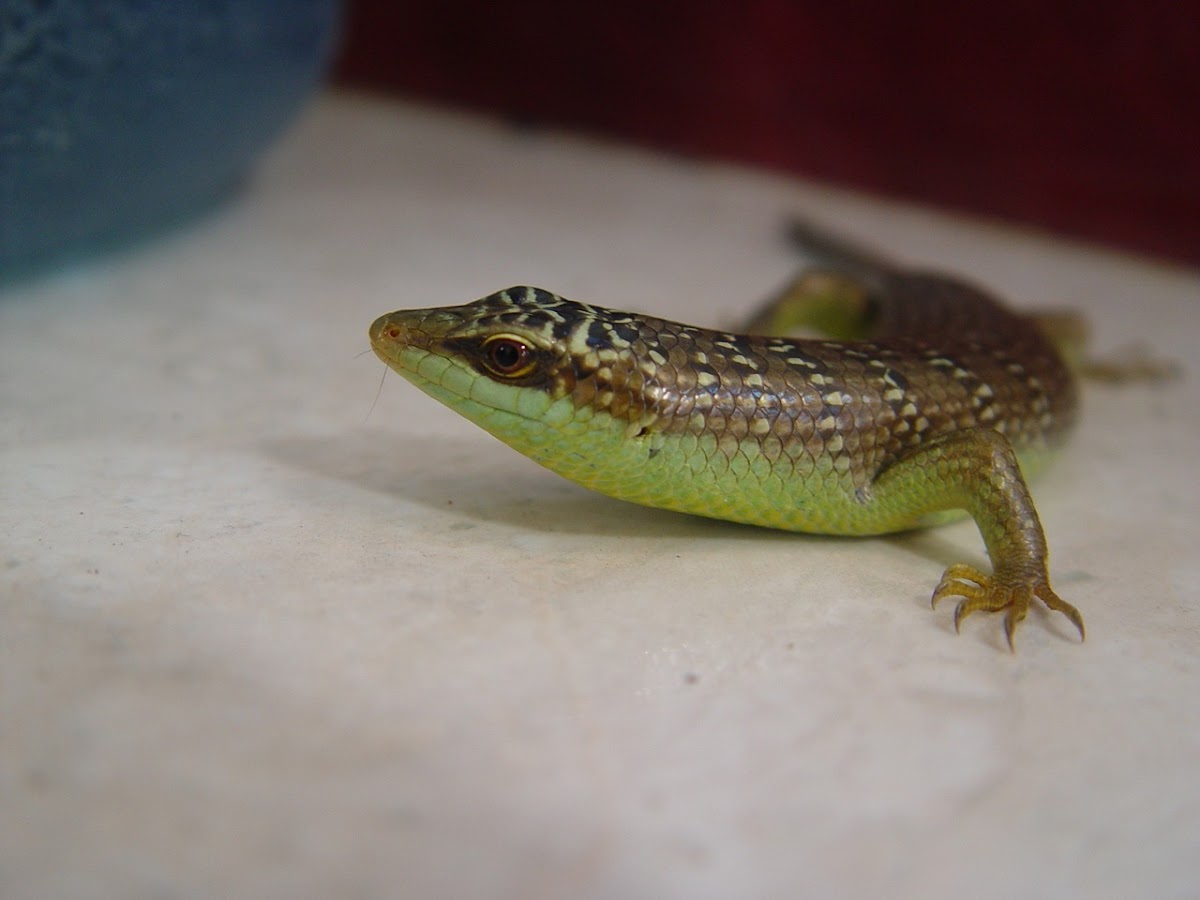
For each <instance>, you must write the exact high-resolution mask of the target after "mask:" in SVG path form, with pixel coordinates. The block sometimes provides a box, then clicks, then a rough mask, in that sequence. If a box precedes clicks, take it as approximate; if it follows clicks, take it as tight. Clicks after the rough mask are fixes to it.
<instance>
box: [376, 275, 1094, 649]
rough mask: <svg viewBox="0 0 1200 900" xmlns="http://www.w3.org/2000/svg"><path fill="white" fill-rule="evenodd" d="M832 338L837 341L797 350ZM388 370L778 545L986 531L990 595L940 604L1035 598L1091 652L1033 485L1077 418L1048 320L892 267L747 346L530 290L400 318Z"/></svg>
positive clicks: (966, 573) (956, 577)
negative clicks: (968, 521)
mask: <svg viewBox="0 0 1200 900" xmlns="http://www.w3.org/2000/svg"><path fill="white" fill-rule="evenodd" d="M800 325H803V326H807V327H814V326H815V327H819V328H820V329H821V330H822V331H824V332H825V333H826V334H829V335H831V338H832V339H827V340H816V339H798V338H792V337H786V336H781V335H785V334H787V333H788V332H789V331H793V330H795V328H796V327H797V326H800ZM370 339H371V346H372V348H373V349H374V351H375V353H376V354H377V355H378V356H379V357H380V358H381V359H382V360H383V361H384V362H385V363H387V365H388V366H390V367H391V368H393V369H395V370H396V371H397V372H399V373H400V374H401V375H403V376H404V377H405V378H406V379H408V380H409V381H411V382H412V383H413V384H415V385H416V386H417V387H419V388H420V389H421V390H423V391H425V392H426V393H427V394H429V395H430V396H432V397H434V398H435V399H437V400H439V401H441V402H442V403H444V404H446V405H447V406H449V407H451V408H452V409H454V410H456V411H457V412H459V413H460V414H462V415H463V416H465V417H466V418H468V419H470V420H471V421H472V422H474V423H476V424H477V425H479V426H481V427H482V428H484V429H486V430H487V431H489V432H490V433H491V434H493V435H495V436H496V437H497V438H499V439H500V440H502V441H503V442H505V443H506V444H508V445H509V446H511V447H513V448H514V449H516V450H517V451H519V452H521V453H523V454H525V455H527V456H529V457H531V458H532V459H534V460H536V461H537V462H539V463H541V464H542V465H543V466H546V467H547V468H549V469H551V470H552V471H554V472H557V473H558V474H560V475H562V476H564V477H566V478H569V479H570V480H571V481H574V482H576V483H578V484H581V485H583V486H585V487H588V488H592V489H593V490H597V491H600V492H601V493H604V494H608V495H609V496H612V497H617V498H619V499H622V500H629V501H632V502H634V503H640V504H644V505H646V506H653V507H660V508H663V509H670V510H678V511H680V512H685V513H693V514H696V515H701V516H710V517H713V518H718V519H728V520H732V521H735V522H745V523H749V524H752V525H761V526H766V527H769V528H781V529H787V530H790V531H800V532H814V533H820V534H832V535H874V534H884V533H889V532H896V531H902V530H905V529H911V528H916V527H921V526H926V525H931V524H936V523H938V522H942V521H946V520H947V519H948V518H953V517H954V516H955V515H962V513H963V512H965V513H966V514H968V515H970V516H971V517H972V518H973V519H974V520H975V522H976V524H977V525H978V526H979V530H980V532H981V533H982V536H983V540H984V543H985V545H986V547H987V551H988V554H989V556H990V558H991V561H992V571H991V572H990V573H988V572H983V571H980V570H978V569H976V568H974V567H972V566H968V565H964V564H956V565H952V566H950V567H949V568H948V569H946V571H945V574H944V575H943V576H942V579H941V581H940V583H939V584H938V585H937V588H936V589H935V590H934V592H933V602H934V603H935V604H936V602H937V601H938V600H940V599H941V598H943V597H948V596H957V597H959V598H961V600H960V602H959V604H958V606H957V609H956V610H955V615H954V624H955V627H956V628H957V627H958V625H959V623H960V622H961V621H962V619H963V618H964V617H965V616H967V615H968V614H970V613H972V612H976V611H980V610H986V611H1004V612H1005V617H1004V628H1005V634H1006V636H1007V638H1008V642H1009V645H1010V646H1011V645H1012V642H1013V632H1014V630H1015V628H1016V626H1017V625H1018V623H1019V622H1020V621H1021V620H1022V619H1023V618H1024V617H1025V615H1026V612H1027V611H1028V609H1029V606H1030V604H1031V602H1032V600H1033V598H1035V597H1036V598H1037V599H1039V600H1040V601H1041V602H1042V603H1044V604H1045V605H1046V606H1048V607H1049V608H1050V609H1053V610H1057V611H1059V612H1062V613H1064V614H1065V615H1066V616H1067V617H1068V618H1069V619H1070V620H1071V622H1073V623H1074V624H1075V626H1076V628H1078V629H1079V633H1080V636H1081V637H1082V636H1083V634H1084V626H1083V619H1082V617H1081V616H1080V614H1079V612H1078V611H1077V610H1076V609H1075V607H1073V606H1071V605H1070V604H1069V603H1067V602H1066V601H1064V600H1062V599H1060V598H1059V597H1058V595H1057V594H1056V593H1055V592H1054V591H1053V590H1052V589H1051V587H1050V579H1049V573H1048V569H1047V550H1046V539H1045V536H1044V534H1043V531H1042V526H1041V523H1040V522H1039V520H1038V515H1037V512H1036V510H1035V509H1034V505H1033V501H1032V498H1031V497H1030V493H1029V489H1028V487H1027V486H1026V482H1025V477H1024V476H1023V474H1022V469H1024V470H1025V471H1026V472H1028V471H1031V470H1033V469H1036V468H1039V467H1040V466H1041V465H1042V463H1043V462H1044V461H1045V459H1046V456H1047V454H1048V452H1049V451H1052V450H1053V449H1054V448H1055V446H1056V445H1057V444H1059V442H1060V441H1061V440H1062V439H1063V437H1064V436H1065V435H1066V433H1067V432H1068V430H1069V428H1070V426H1071V424H1072V420H1073V419H1074V418H1075V413H1076V397H1077V394H1076V388H1075V382H1074V380H1073V378H1072V373H1071V370H1070V369H1069V368H1068V366H1067V364H1066V363H1065V361H1064V358H1063V356H1062V355H1060V353H1059V350H1058V348H1057V347H1056V345H1055V343H1054V341H1053V340H1051V339H1050V337H1049V336H1048V334H1047V332H1046V330H1045V329H1043V328H1042V327H1041V326H1040V324H1039V322H1038V320H1037V319H1035V318H1032V317H1026V316H1023V315H1019V314H1017V313H1015V312H1012V311H1010V310H1008V309H1006V308H1005V307H1004V306H1002V305H1001V304H1000V303H998V302H997V301H996V300H994V299H993V298H992V297H990V296H989V295H987V294H986V293H984V292H983V291H981V290H980V289H978V288H976V287H974V286H971V285H969V284H966V283H964V282H961V281H958V280H955V279H952V278H948V277H945V276H940V275H931V274H926V273H922V272H915V271H908V270H904V269H900V268H898V267H895V266H890V265H883V264H878V265H873V266H861V265H859V266H855V265H851V266H844V267H842V268H840V269H832V270H816V271H809V272H806V273H802V274H801V275H800V276H799V277H798V278H797V279H796V281H795V282H794V283H792V284H791V285H789V286H788V287H787V288H786V289H785V290H784V291H783V292H782V293H781V294H780V295H779V296H778V297H776V298H775V299H774V300H773V301H772V302H771V303H769V304H768V305H767V306H766V307H765V308H764V309H763V310H762V312H761V313H760V314H759V315H758V316H757V317H756V318H755V320H754V321H753V323H752V325H751V327H750V328H749V329H748V333H746V334H734V333H728V332H723V331H713V330H708V329H704V328H697V327H693V326H691V325H683V324H679V323H676V322H669V321H665V320H663V319H658V318H654V317H652V316H645V315H639V314H635V313H629V312H618V311H614V310H611V309H604V308H601V307H598V306H592V305H590V304H587V303H579V302H575V301H572V300H567V299H565V298H563V297H560V296H557V295H555V294H552V293H549V292H547V291H545V290H541V289H539V288H534V287H514V288H509V289H508V290H503V291H499V292H497V293H494V294H491V295H490V296H487V297H484V298H483V299H481V300H477V301H475V302H474V303H468V304H466V305H464V306H453V307H445V308H433V309H413V310H401V311H398V312H393V313H389V314H387V315H385V316H382V317H380V318H379V319H378V320H376V321H375V323H374V324H373V325H372V326H371V328H370Z"/></svg>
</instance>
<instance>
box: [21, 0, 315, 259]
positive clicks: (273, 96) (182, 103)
mask: <svg viewBox="0 0 1200 900" xmlns="http://www.w3.org/2000/svg"><path fill="white" fill-rule="evenodd" d="M338 5H339V4H338V2H337V0H104V2H97V0H0V274H11V273H13V272H14V271H21V270H24V269H28V268H33V267H37V266H39V265H41V264H44V263H46V262H52V261H55V260H58V259H62V258H63V257H64V256H73V255H78V254H80V253H85V252H90V251H94V250H95V249H97V248H101V247H108V246H114V245H119V244H122V243H126V242H128V241H129V240H132V239H134V238H137V237H141V236H144V235H147V234H150V233H152V232H154V231H155V230H157V229H160V228H162V227H165V226H167V225H170V224H172V223H175V222H178V221H180V220H182V219H185V218H186V217H188V216H190V215H193V214H195V213H196V212H198V211H200V210H202V209H204V208H205V207H207V206H210V205H211V204H213V203H214V202H215V201H216V200H218V199H219V198H220V197H221V196H223V195H224V194H226V193H227V192H228V191H229V190H230V188H231V187H232V186H233V185H235V184H236V183H237V181H238V179H239V177H240V176H242V175H243V174H244V173H245V172H246V169H247V167H248V166H249V164H250V163H251V162H252V161H253V159H254V157H255V156H256V155H257V154H258V153H259V151H260V150H262V149H263V147H264V146H265V145H266V144H267V143H268V142H269V141H270V140H271V139H272V138H273V137H275V136H276V135H277V134H278V133H279V132H280V130H281V129H282V128H283V127H284V125H285V124H286V123H287V122H288V120H289V119H290V118H291V117H292V116H293V114H295V113H296V111H297V110H298V109H299V108H300V106H301V105H302V103H303V102H304V100H305V99H306V98H307V97H308V96H309V95H310V93H311V92H312V91H313V89H314V87H315V86H316V85H317V84H318V82H319V80H320V78H321V75H322V74H323V72H324V69H325V66H326V63H327V62H328V60H329V57H330V54H331V51H332V49H333V45H334V40H335V35H336V31H337V24H338Z"/></svg>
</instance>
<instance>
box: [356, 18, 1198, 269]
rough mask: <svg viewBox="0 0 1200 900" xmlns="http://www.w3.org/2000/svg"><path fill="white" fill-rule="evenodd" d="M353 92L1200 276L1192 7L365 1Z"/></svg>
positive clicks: (358, 28)
mask: <svg viewBox="0 0 1200 900" xmlns="http://www.w3.org/2000/svg"><path fill="white" fill-rule="evenodd" d="M337 78H338V80H339V81H340V82H341V83H343V84H346V85H353V86H357V87H367V88H371V89H377V90H387V91H392V92H396V93H399V94H402V95H404V96H406V97H408V98H414V99H428V100H433V101H437V102H442V103H451V104H456V105H461V106H464V107H468V108H474V109H479V110H486V111H489V112H493V113H499V114H502V115H506V116H510V117H513V118H514V119H517V120H520V121H522V122H526V123H535V124H547V125H552V126H564V127H567V128H573V129H578V130H582V131H586V132H591V133H595V134H600V135H605V136H611V137H616V138H619V139H626V140H631V141H634V142H637V143H640V144H643V145H647V146H651V147H658V148H664V149H668V150H672V151H677V152H682V153H686V154H690V155H695V156H699V157H704V158H710V159H722V160H731V161H737V162H742V163H749V164H755V165H762V166H767V167H771V168H775V169H780V170H787V171H790V172H795V173H797V174H799V175H802V176H807V177H810V178H816V179H821V180H825V181H830V182H835V183H839V184H842V185H846V186H851V187H856V188H861V189H864V190H867V191H871V192H875V193H878V194H883V195H889V196H894V197H898V198H903V199H906V200H915V201H919V202H924V203H929V204H934V205H938V206H944V207H949V208H953V209H957V210H962V211H967V212H973V213H977V214H983V215H988V216H993V217H998V218H1002V219H1006V220H1009V221H1013V222H1021V223H1029V224H1034V225H1037V226H1040V227H1043V228H1046V229H1050V230H1053V231H1056V232H1059V233H1063V234H1068V235H1072V236H1075V237H1079V238H1084V239H1088V240H1093V241H1099V242H1103V243H1108V244H1110V245H1115V246H1118V247H1122V248H1125V249H1132V250H1136V251H1141V252H1145V253H1150V254H1156V255H1160V256H1165V257H1172V258H1174V259H1177V260H1183V261H1188V262H1192V263H1196V262H1200V11H1198V9H1197V7H1196V6H1195V5H1194V4H1189V3H1162V4H1155V3H1152V2H1143V3H1128V2H1117V0H1096V2H1093V3H1090V4H1074V3H1071V4H1068V3H1055V2H1042V3H1030V2H1011V3H1004V4H998V5H985V4H974V3H941V2H936V3H925V4H919V5H918V4H906V3H883V2H876V3H869V2H868V3H853V2H849V3H830V2H786V0H757V2H745V3H737V2H724V3H722V2H706V0H691V2H688V0H645V2H641V3H622V2H619V0H612V2H607V3H599V2H595V0H577V2H573V3H570V2H551V0H514V2H508V3H499V4H488V3H480V2H471V0H412V2H404V3H397V2H388V0H350V2H349V4H348V19H347V32H346V39H345V43H344V47H343V51H342V55H341V59H340V62H339V64H338V67H337Z"/></svg>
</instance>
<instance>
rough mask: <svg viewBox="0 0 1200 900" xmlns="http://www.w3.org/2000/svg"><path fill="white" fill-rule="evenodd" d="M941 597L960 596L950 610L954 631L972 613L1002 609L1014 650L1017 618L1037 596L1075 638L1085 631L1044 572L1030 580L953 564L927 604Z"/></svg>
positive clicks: (1010, 647) (1009, 642)
mask: <svg viewBox="0 0 1200 900" xmlns="http://www.w3.org/2000/svg"><path fill="white" fill-rule="evenodd" d="M943 597H962V598H963V599H962V600H961V601H959V604H958V606H957V607H955V609H954V630H955V631H956V632H957V631H958V630H959V627H960V626H961V624H962V620H963V619H965V618H966V617H967V616H969V615H970V614H971V613H973V612H977V611H979V610H982V611H984V612H1000V611H1001V610H1004V611H1005V615H1004V636H1005V637H1006V638H1007V639H1008V647H1009V649H1010V650H1013V651H1014V652H1015V650H1016V645H1015V644H1014V643H1013V635H1014V634H1015V632H1016V630H1017V626H1018V625H1019V624H1021V620H1022V619H1024V618H1025V615H1026V614H1027V613H1028V612H1029V606H1030V604H1031V602H1032V601H1033V598H1034V597H1037V598H1038V599H1039V600H1041V601H1042V602H1043V603H1045V604H1046V606H1047V607H1049V608H1050V609H1053V610H1056V611H1058V612H1061V613H1062V614H1063V615H1065V616H1066V617H1067V618H1068V619H1070V620H1071V622H1072V623H1073V624H1074V625H1075V627H1076V628H1077V629H1079V638H1080V640H1083V639H1084V638H1085V637H1086V632H1085V631H1084V627H1083V616H1081V615H1080V614H1079V610H1077V609H1076V608H1075V607H1074V606H1072V605H1071V604H1070V603H1067V602H1066V601H1065V600H1063V599H1062V598H1061V597H1059V596H1058V594H1056V593H1054V591H1053V590H1052V589H1051V588H1050V582H1049V579H1048V578H1046V577H1045V576H1044V575H1043V576H1041V577H1037V578H1033V579H1030V578H1028V577H1023V576H1022V575H1021V573H1015V574H1012V575H1004V574H1001V575H988V574H987V573H986V572H981V571H980V570H979V569H976V568H974V567H973V566H968V565H965V564H963V563H956V564H955V565H952V566H950V567H949V568H948V569H946V571H945V573H944V574H943V575H942V580H941V581H940V582H938V586H937V587H936V588H935V589H934V591H933V597H932V598H931V603H932V605H933V606H935V607H936V606H937V602H938V601H939V600H941V599H942V598H943Z"/></svg>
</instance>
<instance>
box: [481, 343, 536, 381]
mask: <svg viewBox="0 0 1200 900" xmlns="http://www.w3.org/2000/svg"><path fill="white" fill-rule="evenodd" d="M483 359H484V362H485V363H486V365H487V367H488V369H490V370H491V371H492V372H494V373H495V374H496V375H499V376H500V377H502V378H520V377H521V376H523V375H528V374H529V373H530V372H531V371H533V367H534V359H533V354H532V353H531V352H530V351H529V346H528V345H527V344H526V343H525V342H524V341H521V340H518V339H517V338H514V337H507V336H504V335H500V336H498V337H493V338H488V340H487V342H486V343H485V344H484V345H483Z"/></svg>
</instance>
